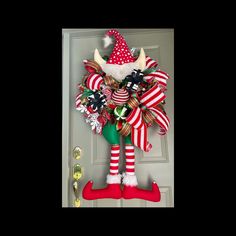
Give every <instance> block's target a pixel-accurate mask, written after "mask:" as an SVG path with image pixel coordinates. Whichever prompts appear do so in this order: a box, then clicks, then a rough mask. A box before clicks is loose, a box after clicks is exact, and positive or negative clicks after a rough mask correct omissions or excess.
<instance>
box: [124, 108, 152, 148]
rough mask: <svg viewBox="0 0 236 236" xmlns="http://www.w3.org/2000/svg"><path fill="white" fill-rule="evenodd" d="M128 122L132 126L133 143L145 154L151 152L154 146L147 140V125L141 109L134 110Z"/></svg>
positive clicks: (127, 119)
mask: <svg viewBox="0 0 236 236" xmlns="http://www.w3.org/2000/svg"><path fill="white" fill-rule="evenodd" d="M126 121H127V122H128V123H129V124H130V125H131V126H132V132H131V141H132V143H133V144H134V145H135V146H137V147H139V148H140V149H141V150H143V151H145V152H148V151H149V150H151V148H152V145H151V144H150V143H149V142H148V140H147V125H146V124H145V122H144V120H143V118H142V111H141V109H140V108H139V107H136V108H135V109H133V111H132V112H131V113H130V114H129V116H128V117H127V118H126Z"/></svg>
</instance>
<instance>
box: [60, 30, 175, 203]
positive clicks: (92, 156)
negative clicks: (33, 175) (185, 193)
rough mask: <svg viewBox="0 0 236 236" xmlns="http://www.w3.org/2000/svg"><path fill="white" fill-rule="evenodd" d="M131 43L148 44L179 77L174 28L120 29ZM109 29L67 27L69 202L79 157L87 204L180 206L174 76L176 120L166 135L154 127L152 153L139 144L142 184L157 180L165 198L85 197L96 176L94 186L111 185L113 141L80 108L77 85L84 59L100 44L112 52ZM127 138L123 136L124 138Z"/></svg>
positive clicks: (171, 93)
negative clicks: (107, 43) (107, 35)
mask: <svg viewBox="0 0 236 236" xmlns="http://www.w3.org/2000/svg"><path fill="white" fill-rule="evenodd" d="M119 31H120V33H121V34H123V36H124V37H125V39H126V41H127V43H128V46H129V48H132V47H135V48H141V47H143V48H144V50H145V53H146V55H148V56H150V57H151V58H153V59H155V60H158V64H159V66H160V68H161V69H163V70H164V71H166V72H167V73H168V74H169V75H170V76H171V77H172V78H173V77H174V32H173V30H172V29H157V30H154V29H151V30H142V29H139V30H133V29H130V30H128V29H120V30H119ZM105 32H106V29H101V30H90V31H88V30H72V31H70V30H66V31H64V32H63V163H62V165H63V206H69V207H71V206H73V200H74V195H73V188H72V181H73V179H72V168H73V165H74V164H76V163H79V164H80V165H81V166H82V169H83V175H82V178H81V179H80V182H79V187H80V200H81V207H173V206H174V203H173V202H174V195H173V190H174V154H173V145H174V141H173V137H174V134H173V130H174V119H173V118H174V116H173V115H174V112H173V108H174V106H173V103H174V82H173V79H169V81H168V86H167V89H168V90H167V99H166V106H165V108H166V111H167V114H168V116H169V118H170V120H171V126H170V129H169V132H168V134H167V135H166V136H159V135H158V134H157V131H156V129H149V130H148V137H149V142H151V143H152V145H153V149H152V150H151V151H150V152H149V153H145V152H142V151H141V150H139V149H137V148H135V154H136V166H135V168H136V175H137V178H138V183H139V187H141V188H148V186H149V187H151V182H152V181H153V180H155V181H156V182H157V183H158V185H159V187H160V191H161V197H162V200H161V202H159V203H153V202H147V201H144V200H139V199H133V200H124V199H121V200H113V199H102V200H96V201H87V200H84V199H83V198H82V196H81V191H82V189H83V187H84V185H85V184H86V183H87V181H88V180H90V179H93V181H94V188H102V187H105V186H106V183H105V180H106V175H107V174H108V172H109V161H110V145H109V144H108V143H107V142H106V140H105V139H104V138H103V136H100V135H98V134H96V135H95V134H93V132H92V131H91V128H90V126H89V125H88V124H86V123H85V120H84V118H83V117H82V115H81V113H80V112H78V111H76V109H75V96H76V94H77V88H76V85H77V84H78V83H80V82H81V79H82V76H83V75H84V74H85V73H86V71H85V69H84V67H83V59H90V58H91V59H92V58H93V52H94V49H95V48H98V50H99V51H100V53H101V55H104V54H107V55H110V52H111V50H112V49H109V50H104V49H103V45H102V43H103V41H102V37H103V36H104V33H105ZM122 142H123V141H122ZM122 142H121V154H120V165H119V171H120V172H123V171H124V169H125V160H124V148H123V143H122ZM75 146H79V147H80V148H81V149H82V154H81V158H80V159H79V160H75V159H73V153H72V150H73V149H74V147H75Z"/></svg>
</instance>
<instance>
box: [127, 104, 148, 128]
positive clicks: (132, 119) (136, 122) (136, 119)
mask: <svg viewBox="0 0 236 236" xmlns="http://www.w3.org/2000/svg"><path fill="white" fill-rule="evenodd" d="M126 121H127V122H128V123H129V124H130V125H132V127H134V128H135V129H140V128H141V127H142V126H143V124H144V121H143V119H142V112H141V109H140V108H139V107H136V108H134V109H133V110H132V112H131V113H130V114H129V116H128V117H126Z"/></svg>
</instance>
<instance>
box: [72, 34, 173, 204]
mask: <svg viewBox="0 0 236 236" xmlns="http://www.w3.org/2000/svg"><path fill="white" fill-rule="evenodd" d="M110 36H113V37H114V38H115V46H114V48H113V51H112V53H111V55H110V57H109V58H105V57H103V58H102V57H101V56H100V54H99V52H98V50H97V49H95V52H94V59H93V60H84V66H85V69H86V70H87V74H86V75H85V76H84V77H83V79H82V83H81V84H79V85H78V89H79V93H78V95H77V96H76V109H77V110H78V111H80V112H81V113H83V115H84V117H85V121H86V123H88V124H89V125H90V126H91V128H92V130H93V131H94V132H95V133H98V134H101V135H103V136H104V138H105V139H106V140H107V141H108V142H109V143H110V144H111V158H110V173H109V174H108V175H107V187H106V188H103V189H92V186H93V182H92V181H89V182H88V183H87V184H86V185H85V187H84V189H83V193H82V194H83V198H84V199H87V200H95V199H101V198H113V199H120V198H122V197H123V198H124V199H132V198H139V199H143V200H148V201H153V202H158V201H160V191H159V188H158V185H157V183H155V182H153V183H152V190H144V189H140V188H138V187H137V185H138V182H137V178H136V175H135V154H134V146H135V147H137V148H140V149H141V150H143V151H145V152H148V151H150V150H151V148H152V144H151V143H149V142H148V127H150V126H152V125H153V124H154V123H156V124H157V127H158V133H159V134H160V135H164V134H165V133H166V132H167V131H168V127H169V119H168V117H167V115H166V112H165V110H164V107H163V105H164V103H165V98H166V95H165V93H164V92H165V91H166V85H167V83H166V82H167V79H168V78H169V76H168V74H167V73H165V72H164V71H162V70H160V69H159V67H158V63H157V62H156V61H154V60H153V59H151V58H150V57H148V56H146V55H145V52H144V50H143V48H141V50H140V51H139V54H138V55H136V56H135V55H134V53H132V52H131V51H130V50H129V48H128V45H127V43H126V41H125V39H124V38H123V36H122V35H121V34H120V33H119V32H118V31H117V30H109V31H108V32H107V33H106V35H105V38H104V42H105V47H107V46H109V45H110V44H111V43H112V39H111V37H110ZM120 136H123V137H124V141H125V158H126V171H125V173H124V174H123V175H121V174H119V173H118V165H119V156H120ZM121 183H122V184H123V187H122V185H121Z"/></svg>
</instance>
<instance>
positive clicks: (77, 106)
mask: <svg viewBox="0 0 236 236" xmlns="http://www.w3.org/2000/svg"><path fill="white" fill-rule="evenodd" d="M81 96H82V93H80V94H78V95H77V96H76V98H75V106H76V109H78V108H79V106H80V104H81V100H80V98H81Z"/></svg>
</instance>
